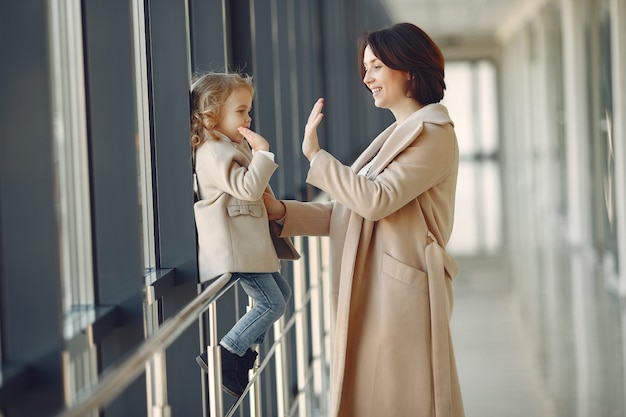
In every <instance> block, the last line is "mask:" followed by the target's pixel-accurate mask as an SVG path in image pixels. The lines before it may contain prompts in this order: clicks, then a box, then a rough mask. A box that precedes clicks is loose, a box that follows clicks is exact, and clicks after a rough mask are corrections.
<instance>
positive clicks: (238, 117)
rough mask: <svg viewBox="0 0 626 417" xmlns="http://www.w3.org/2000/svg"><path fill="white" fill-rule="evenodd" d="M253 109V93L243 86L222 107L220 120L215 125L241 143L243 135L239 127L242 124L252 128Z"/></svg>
mask: <svg viewBox="0 0 626 417" xmlns="http://www.w3.org/2000/svg"><path fill="white" fill-rule="evenodd" d="M251 110H252V94H250V91H248V90H247V89H246V88H243V87H241V88H237V89H235V90H234V91H233V92H232V93H231V94H230V96H228V99H227V100H226V103H224V107H222V111H221V112H220V121H219V122H218V123H217V125H216V126H215V130H217V131H218V132H220V133H222V134H224V135H226V136H228V138H229V139H230V140H232V141H233V142H237V143H240V142H241V141H242V140H243V136H241V134H239V132H238V131H237V128H238V127H241V126H243V127H247V128H250V123H251V122H252V117H250V111H251Z"/></svg>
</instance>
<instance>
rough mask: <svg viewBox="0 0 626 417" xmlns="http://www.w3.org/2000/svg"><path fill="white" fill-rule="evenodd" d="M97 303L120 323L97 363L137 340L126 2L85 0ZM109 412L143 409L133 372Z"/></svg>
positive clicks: (111, 360) (138, 285) (135, 198)
mask: <svg viewBox="0 0 626 417" xmlns="http://www.w3.org/2000/svg"><path fill="white" fill-rule="evenodd" d="M83 4H84V36H85V57H86V81H87V110H88V113H87V117H88V135H89V151H90V159H91V180H92V182H91V186H92V210H93V226H92V227H93V235H94V250H95V257H94V260H95V277H96V283H95V288H96V300H97V301H96V303H97V304H99V305H113V306H117V308H118V313H119V315H118V326H119V327H118V328H117V329H116V330H115V331H113V332H112V333H110V334H108V335H107V336H106V337H104V338H103V340H102V342H101V343H100V345H99V346H98V352H99V360H100V368H101V369H106V368H107V367H109V366H111V365H113V364H115V363H117V362H118V361H119V360H120V359H121V358H122V357H124V356H125V355H126V354H128V353H129V352H130V351H131V350H132V349H133V348H135V347H136V346H137V345H138V344H139V343H141V341H142V340H143V317H142V308H141V302H142V276H143V260H142V253H141V239H140V233H141V232H140V227H141V226H140V218H139V209H138V204H139V195H138V187H137V180H136V179H137V163H136V146H137V145H136V138H135V137H136V128H135V105H134V103H135V98H134V84H133V82H134V81H133V59H132V33H131V17H130V7H129V5H128V1H122V0H115V1H109V2H106V3H104V2H100V1H95V0H86V1H85V2H84V3H83ZM106 415H107V416H128V415H133V416H142V415H146V401H145V380H144V379H143V378H138V379H137V381H136V382H135V383H133V384H132V385H131V386H130V387H129V388H128V389H127V390H125V391H124V393H123V394H122V395H121V396H120V397H119V398H117V399H116V400H115V401H114V402H113V403H112V404H111V405H110V406H109V407H107V410H106Z"/></svg>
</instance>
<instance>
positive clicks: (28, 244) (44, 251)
mask: <svg viewBox="0 0 626 417" xmlns="http://www.w3.org/2000/svg"><path fill="white" fill-rule="evenodd" d="M0 10H2V12H1V13H0V39H2V42H0V56H1V57H2V58H1V59H2V62H3V63H2V65H0V91H2V93H1V94H0V319H1V320H2V322H1V325H0V329H1V331H2V334H1V341H2V360H1V363H2V367H3V370H4V372H3V386H2V389H3V391H4V388H5V386H6V385H10V384H11V383H14V382H16V381H15V380H13V379H12V377H13V376H14V375H21V376H22V378H19V377H18V380H21V381H23V382H24V384H20V383H19V381H17V383H15V384H13V388H15V389H16V391H13V392H12V393H11V392H8V393H7V395H6V396H1V397H0V407H1V409H2V411H3V412H4V413H5V415H6V416H7V417H13V416H32V415H45V414H46V413H47V412H49V411H50V410H54V409H57V408H59V407H61V405H62V401H63V385H62V371H61V360H60V354H59V352H60V350H61V348H62V336H61V331H60V329H61V328H62V324H61V308H62V307H61V306H62V302H61V292H60V282H61V279H60V272H59V261H58V253H59V242H58V231H57V219H56V214H55V213H56V207H57V203H58V201H57V199H56V198H57V196H56V195H55V193H54V190H55V183H54V166H53V157H52V155H53V137H52V119H51V113H52V112H51V107H50V103H51V97H50V90H51V89H50V74H49V73H50V69H49V65H48V34H47V23H46V17H47V16H46V2H45V1H30V2H12V1H4V0H3V1H0ZM26 369H28V371H29V372H28V373H25V372H24V371H25V370H26ZM25 389H28V391H23V390H25Z"/></svg>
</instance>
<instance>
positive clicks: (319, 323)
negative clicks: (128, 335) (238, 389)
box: [55, 238, 328, 417]
mask: <svg viewBox="0 0 626 417" xmlns="http://www.w3.org/2000/svg"><path fill="white" fill-rule="evenodd" d="M316 242H317V243H316V244H313V245H309V247H308V252H307V256H308V257H309V260H310V262H309V263H308V267H309V268H310V269H309V270H308V271H306V269H307V268H305V265H304V264H298V265H297V266H295V267H294V271H293V272H294V278H295V279H294V288H293V291H294V311H293V314H292V316H291V317H290V318H289V319H288V321H287V323H285V322H284V319H285V318H284V317H281V319H280V320H279V321H278V322H276V323H274V334H275V337H274V344H273V345H272V346H271V347H270V348H269V350H268V351H267V352H266V355H265V356H266V357H265V359H264V360H263V361H262V363H261V364H260V366H258V367H257V370H256V372H254V374H253V375H251V378H250V384H249V385H248V386H247V387H246V389H245V391H244V394H243V395H242V396H241V397H240V398H239V399H238V400H237V401H236V402H235V404H233V405H232V407H230V409H229V410H228V411H227V413H226V416H232V415H233V414H234V413H235V411H236V410H237V409H238V408H239V406H240V405H241V403H242V400H243V399H244V397H246V396H247V395H246V394H248V392H249V391H251V390H254V394H252V395H250V396H248V398H249V399H250V402H251V404H250V406H251V407H257V406H258V404H259V403H260V402H259V401H260V398H259V394H260V392H259V386H258V378H259V375H260V374H261V373H262V371H263V370H264V368H266V367H267V365H268V363H269V361H270V359H271V358H272V357H273V356H276V357H278V356H281V357H282V354H280V353H279V350H278V349H282V348H281V347H280V346H281V345H282V344H283V343H284V338H285V336H286V334H287V333H289V332H290V331H292V330H294V328H295V329H296V330H295V331H296V334H295V339H296V344H297V345H298V347H297V350H298V353H299V354H298V355H296V356H297V361H296V362H297V364H296V368H297V375H298V381H297V384H298V390H299V391H298V395H297V398H298V399H297V400H296V401H295V402H294V403H292V404H291V405H290V406H289V405H288V404H287V403H286V402H285V399H286V398H287V397H288V396H290V394H289V388H288V387H287V385H285V381H284V380H283V379H282V378H281V377H280V376H278V375H277V385H278V386H280V387H282V388H279V393H278V396H279V398H278V404H279V405H278V406H279V410H278V411H279V414H280V415H284V416H292V415H294V412H295V409H296V408H299V409H301V410H308V409H309V407H310V401H311V400H310V398H309V397H308V395H309V394H306V393H305V386H306V385H308V384H309V383H312V384H313V394H314V395H316V396H315V398H316V399H317V400H318V403H317V404H318V405H319V406H320V407H321V408H322V409H325V404H326V402H325V400H324V398H323V396H324V395H325V393H326V390H325V389H324V387H325V385H326V383H325V379H324V377H323V373H325V372H324V369H325V368H324V367H325V366H326V364H327V362H326V359H327V358H326V356H325V352H324V343H325V342H324V339H325V338H326V337H327V330H328V327H326V325H328V323H326V324H324V323H323V321H324V319H323V316H326V312H325V311H324V310H325V308H326V307H324V306H323V305H322V304H324V303H323V301H322V300H321V293H322V292H323V287H324V286H326V285H327V282H323V281H325V278H326V274H325V273H324V271H325V270H324V265H327V259H322V258H324V257H323V256H322V255H321V252H320V250H321V246H319V245H321V241H320V240H319V238H316ZM294 243H295V244H296V247H297V248H298V250H300V251H301V250H302V247H301V242H300V241H299V240H297V239H296V242H294ZM325 249H326V250H325V251H324V252H325V253H326V251H327V250H328V248H327V247H326V248H325ZM308 274H310V276H312V277H313V279H312V281H310V282H309V283H308V286H307V287H305V286H303V283H304V280H303V277H304V275H308ZM231 278H232V274H230V273H228V274H224V275H222V276H220V277H218V278H216V279H215V280H213V281H212V282H211V283H210V284H209V285H208V286H207V287H206V288H205V289H204V290H203V291H202V292H200V293H199V294H198V295H197V296H196V297H195V298H194V299H193V300H191V302H189V304H187V305H186V306H185V307H183V308H182V309H181V310H180V311H179V312H178V313H177V314H176V315H174V316H172V317H170V318H168V319H167V320H166V321H165V322H163V323H162V324H161V325H160V326H158V327H157V328H156V329H155V331H154V333H153V334H152V335H150V336H149V337H148V338H147V339H146V340H145V341H144V342H143V343H142V344H141V345H140V346H138V347H137V348H136V349H135V350H134V351H133V352H132V353H131V354H129V355H128V356H127V357H126V359H124V360H122V361H120V363H119V364H118V365H114V366H112V367H109V368H107V369H106V370H105V371H104V372H103V373H102V374H101V375H100V378H99V380H98V382H97V383H96V384H95V385H91V386H90V387H89V388H87V389H84V390H83V391H82V392H79V393H77V395H76V398H77V399H76V401H75V402H74V403H73V404H71V405H68V406H67V408H66V409H65V410H62V411H60V412H59V413H58V414H57V415H56V416H55V417H84V416H86V415H91V414H90V413H93V412H94V411H96V410H100V409H102V408H103V407H104V406H106V405H108V404H109V403H110V402H111V401H112V400H113V399H115V398H116V397H117V396H118V395H119V394H120V393H121V392H122V391H123V390H124V389H126V387H128V386H129V385H130V384H131V383H132V382H133V381H134V380H135V379H137V378H138V377H139V376H140V375H141V374H142V373H144V372H145V373H146V375H148V372H149V369H152V367H154V366H156V367H157V368H158V367H164V366H165V365H164V356H163V353H164V351H165V349H166V348H168V347H169V346H170V345H171V344H172V343H173V342H174V341H175V340H176V339H177V338H178V337H179V336H180V335H181V334H182V333H183V332H184V331H186V329H187V328H188V327H189V326H190V325H191V324H192V323H194V322H197V320H198V319H202V315H203V314H205V313H208V316H207V317H205V319H208V320H209V321H208V323H205V324H206V325H208V327H209V329H208V330H209V336H210V337H209V338H210V341H209V342H210V343H209V345H208V346H206V348H207V354H208V365H209V372H208V373H209V378H208V381H207V382H208V383H209V385H210V387H209V389H208V390H206V389H205V387H204V384H205V382H204V379H203V391H204V392H205V394H204V395H206V394H208V395H209V396H210V398H204V399H203V401H204V403H203V404H204V405H203V407H206V405H207V404H208V405H209V407H210V410H207V409H204V410H203V415H207V411H209V413H210V414H209V415H211V416H220V415H224V411H223V399H222V396H221V391H222V390H221V388H222V387H221V365H220V363H221V360H220V355H221V352H220V349H219V345H218V340H217V323H216V316H217V310H216V308H217V307H216V303H215V301H216V300H217V299H219V298H220V297H221V296H222V295H224V293H226V292H227V291H228V290H229V289H230V288H231V287H232V286H233V285H234V284H235V283H236V282H237V281H238V280H232V282H230V281H231ZM313 294H315V295H313ZM313 297H315V300H316V302H315V303H314V304H315V305H317V308H316V309H313V310H311V314H313V316H311V317H314V325H315V326H316V329H315V331H313V332H312V333H311V334H312V335H314V337H317V339H316V343H314V345H316V346H317V347H316V348H315V351H314V357H315V359H314V362H315V363H309V362H308V360H309V358H310V356H309V355H308V353H307V347H306V346H308V341H307V332H303V331H302V327H303V326H306V325H305V324H304V323H303V322H305V321H306V322H308V320H307V315H308V314H309V313H307V307H306V306H307V305H312V301H313ZM203 327H204V325H202V326H201V328H203ZM298 329H299V330H298ZM201 331H202V330H201ZM315 335H317V336H315ZM151 361H154V363H152V362H151ZM278 361H279V359H276V364H277V367H278V366H279V365H278V363H279V362H278ZM282 361H284V358H283V359H281V363H282ZM146 366H148V368H146ZM282 366H283V367H284V366H285V365H284V364H283V365H282ZM314 368H315V369H314ZM277 372H278V373H280V371H279V370H278V369H277ZM156 373H157V374H158V373H159V372H156ZM147 378H149V377H148V376H147ZM283 378H284V376H283ZM312 378H313V379H312ZM157 384H159V383H158V382H157ZM159 385H160V386H159V387H158V388H157V391H155V392H157V393H158V395H157V397H158V398H156V402H155V403H153V405H152V407H153V412H157V413H158V415H164V416H166V415H170V410H169V405H168V404H167V387H166V385H165V384H159ZM148 390H150V388H148ZM303 395H304V397H303ZM149 402H150V399H149ZM318 410H320V409H319V408H318ZM251 413H252V415H253V416H260V415H261V413H260V410H259V409H254V410H253V409H252V408H251ZM301 415H302V414H301Z"/></svg>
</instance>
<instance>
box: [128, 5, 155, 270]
mask: <svg viewBox="0 0 626 417" xmlns="http://www.w3.org/2000/svg"><path fill="white" fill-rule="evenodd" d="M132 19H133V28H132V31H133V57H134V72H135V108H136V114H135V115H136V123H137V130H136V136H135V141H136V145H137V167H138V172H137V179H138V186H139V210H140V212H141V224H142V242H143V245H142V246H143V258H144V273H145V274H146V275H148V274H149V273H150V272H153V271H154V270H155V269H156V259H155V253H156V250H155V238H154V211H153V209H154V206H153V201H152V148H151V145H150V118H149V116H150V111H149V104H148V79H147V74H148V70H147V58H146V26H145V15H144V2H143V1H141V0H134V1H133V2H132Z"/></svg>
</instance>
